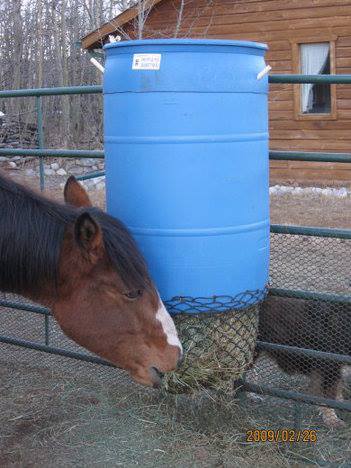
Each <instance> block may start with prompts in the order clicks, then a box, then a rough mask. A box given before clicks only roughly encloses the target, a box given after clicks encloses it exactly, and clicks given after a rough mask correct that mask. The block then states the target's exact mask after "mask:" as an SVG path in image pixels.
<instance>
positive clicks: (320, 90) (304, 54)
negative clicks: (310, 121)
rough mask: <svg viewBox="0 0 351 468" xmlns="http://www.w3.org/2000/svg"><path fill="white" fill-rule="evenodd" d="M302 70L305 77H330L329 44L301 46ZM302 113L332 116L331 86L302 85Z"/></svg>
mask: <svg viewBox="0 0 351 468" xmlns="http://www.w3.org/2000/svg"><path fill="white" fill-rule="evenodd" d="M300 70H301V73H302V74H303V75H329V74H330V44H329V42H322V43H318V44H300ZM300 111H301V113H303V114H330V112H331V92H330V85H325V84H310V83H307V84H303V85H301V100H300Z"/></svg>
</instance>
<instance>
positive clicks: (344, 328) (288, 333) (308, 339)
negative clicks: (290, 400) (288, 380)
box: [256, 296, 351, 426]
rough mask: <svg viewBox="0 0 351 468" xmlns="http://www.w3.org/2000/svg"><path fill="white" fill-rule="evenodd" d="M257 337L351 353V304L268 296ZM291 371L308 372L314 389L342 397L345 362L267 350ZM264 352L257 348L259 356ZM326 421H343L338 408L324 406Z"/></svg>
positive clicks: (339, 423) (278, 342)
mask: <svg viewBox="0 0 351 468" xmlns="http://www.w3.org/2000/svg"><path fill="white" fill-rule="evenodd" d="M258 339H259V340H261V341H266V342H270V343H277V344H284V345H290V346H297V347H299V348H308V349H313V350H317V351H324V352H329V353H337V354H344V355H349V356H350V355H351V304H342V303H330V302H324V301H315V300H304V299H295V298H286V297H275V296H268V298H267V300H266V301H265V302H264V303H263V306H262V308H261V311H260V322H259V336H258ZM264 352H265V353H268V354H269V356H270V357H271V358H273V359H274V360H275V361H276V362H277V364H278V365H279V367H280V368H281V369H282V370H283V371H284V372H286V373H288V374H295V373H299V374H305V375H308V376H309V377H310V379H311V391H312V392H313V393H315V394H317V395H320V396H323V397H325V398H334V399H338V398H341V389H340V385H341V379H342V370H343V365H342V364H341V363H338V362H335V361H332V360H329V359H325V358H324V359H323V358H320V357H311V356H303V355H297V354H294V353H291V352H288V351H277V350H268V351H266V350H265V351H264ZM261 353H263V351H259V350H258V351H257V352H256V357H257V356H258V355H259V354H261ZM321 412H322V415H323V419H324V421H325V423H326V424H328V425H330V426H333V425H341V421H340V419H338V418H337V416H336V414H335V411H334V410H332V409H330V408H321Z"/></svg>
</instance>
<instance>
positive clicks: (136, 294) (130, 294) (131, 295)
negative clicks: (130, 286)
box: [124, 289, 143, 299]
mask: <svg viewBox="0 0 351 468" xmlns="http://www.w3.org/2000/svg"><path fill="white" fill-rule="evenodd" d="M142 295H143V291H142V289H136V290H135V291H129V292H127V293H125V294H124V296H126V297H128V299H137V298H138V297H140V296H142Z"/></svg>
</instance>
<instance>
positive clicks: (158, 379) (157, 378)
mask: <svg viewBox="0 0 351 468" xmlns="http://www.w3.org/2000/svg"><path fill="white" fill-rule="evenodd" d="M150 371H151V376H152V380H153V385H152V386H153V387H154V388H160V387H161V383H162V379H163V376H164V373H163V372H161V371H160V370H159V369H157V367H154V366H152V367H150Z"/></svg>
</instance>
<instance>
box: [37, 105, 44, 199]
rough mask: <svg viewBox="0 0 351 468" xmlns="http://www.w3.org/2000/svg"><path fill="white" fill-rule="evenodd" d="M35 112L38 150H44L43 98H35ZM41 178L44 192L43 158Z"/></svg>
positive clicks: (40, 165) (41, 161) (40, 159)
mask: <svg viewBox="0 0 351 468" xmlns="http://www.w3.org/2000/svg"><path fill="white" fill-rule="evenodd" d="M35 110H36V113H37V137H38V148H40V149H43V148H44V130H43V109H42V102H41V96H36V97H35ZM39 177H40V190H41V191H43V190H44V187H45V174H44V161H43V157H42V156H39Z"/></svg>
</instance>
